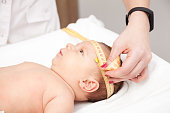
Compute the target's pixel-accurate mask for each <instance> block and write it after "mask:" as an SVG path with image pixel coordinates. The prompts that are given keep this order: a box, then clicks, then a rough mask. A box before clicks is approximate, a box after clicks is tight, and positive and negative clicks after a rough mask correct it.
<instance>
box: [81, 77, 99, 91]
mask: <svg viewBox="0 0 170 113" xmlns="http://www.w3.org/2000/svg"><path fill="white" fill-rule="evenodd" d="M79 86H80V88H81V89H82V90H83V91H85V92H87V93H88V92H94V91H96V90H97V89H98V88H99V82H98V81H96V80H95V79H94V78H87V79H85V80H80V82H79Z"/></svg>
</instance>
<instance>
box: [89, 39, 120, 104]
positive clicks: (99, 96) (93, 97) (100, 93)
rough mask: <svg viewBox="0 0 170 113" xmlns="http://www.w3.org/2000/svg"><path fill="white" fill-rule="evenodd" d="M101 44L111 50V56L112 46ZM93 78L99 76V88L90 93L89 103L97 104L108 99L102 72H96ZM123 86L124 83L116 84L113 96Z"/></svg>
mask: <svg viewBox="0 0 170 113" xmlns="http://www.w3.org/2000/svg"><path fill="white" fill-rule="evenodd" d="M99 44H100V45H103V46H104V47H106V48H107V49H108V50H109V54H110V52H111V49H112V48H111V47H110V46H108V45H106V44H105V43H103V42H99ZM101 47H102V46H101ZM107 58H108V56H106V59H107ZM121 63H122V62H121ZM93 76H95V77H96V76H97V78H98V77H99V79H98V82H99V88H98V89H97V90H96V91H94V92H92V93H89V94H88V95H87V98H88V101H89V102H96V101H100V100H104V99H107V91H106V85H105V81H104V79H103V77H102V74H101V71H100V70H98V71H97V72H94V73H93ZM122 86H123V82H119V83H114V93H113V94H116V93H117V92H118V91H119V90H120V89H121V88H122Z"/></svg>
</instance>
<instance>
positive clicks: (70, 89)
mask: <svg viewBox="0 0 170 113" xmlns="http://www.w3.org/2000/svg"><path fill="white" fill-rule="evenodd" d="M50 70H51V71H53V72H54V73H55V75H56V76H57V77H59V78H60V79H62V80H63V82H64V84H65V86H67V87H68V89H69V91H70V92H71V94H72V96H73V98H74V99H75V92H74V90H73V88H72V87H71V86H70V85H69V84H68V83H67V81H65V80H64V79H63V78H62V76H61V75H60V74H58V73H57V72H55V71H54V70H52V69H50Z"/></svg>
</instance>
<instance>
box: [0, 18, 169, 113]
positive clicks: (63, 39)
mask: <svg viewBox="0 0 170 113" xmlns="http://www.w3.org/2000/svg"><path fill="white" fill-rule="evenodd" d="M68 27H69V28H72V29H74V30H75V31H78V32H79V33H80V34H82V35H83V36H85V37H87V38H89V39H93V40H97V41H102V42H105V43H106V44H108V45H110V46H111V45H112V43H113V41H114V40H115V39H116V38H117V36H118V35H117V34H116V33H114V32H111V31H109V30H107V29H105V28H104V27H103V24H102V23H101V22H100V21H99V20H97V19H96V18H95V17H94V16H91V17H89V18H86V19H80V20H78V21H77V23H76V24H70V25H69V26H68ZM68 42H69V43H73V44H76V43H78V42H81V41H80V40H79V39H76V38H73V37H71V36H69V35H68V34H66V33H65V32H63V31H61V30H58V31H55V32H52V33H49V34H46V35H44V36H41V37H37V38H35V39H30V40H27V41H23V42H19V43H16V44H11V45H8V46H4V47H0V67H3V66H9V65H14V64H18V63H21V62H23V61H32V62H36V63H39V64H42V65H45V66H47V67H50V66H51V60H52V58H53V57H54V56H55V55H56V53H57V52H58V51H59V49H60V48H62V47H65V45H66V43H68ZM125 57H126V55H122V57H121V58H122V59H123V60H124V59H125ZM74 112H75V113H87V112H88V113H113V112H114V113H136V112H137V113H144V112H145V113H153V112H154V113H170V64H169V63H168V62H166V61H164V60H163V59H161V58H160V57H158V56H157V55H155V54H154V53H153V58H152V60H151V62H150V63H149V77H148V79H147V80H146V81H143V82H141V83H139V84H135V83H133V82H130V81H127V82H126V83H125V84H124V86H123V88H122V89H121V90H120V91H119V92H118V93H117V94H115V95H113V96H112V97H111V98H110V99H107V100H104V101H100V102H96V103H87V102H83V103H78V104H77V103H76V104H75V110H74Z"/></svg>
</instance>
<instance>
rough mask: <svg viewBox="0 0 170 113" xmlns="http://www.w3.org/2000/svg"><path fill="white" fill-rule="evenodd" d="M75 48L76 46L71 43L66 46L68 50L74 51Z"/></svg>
mask: <svg viewBox="0 0 170 113" xmlns="http://www.w3.org/2000/svg"><path fill="white" fill-rule="evenodd" d="M73 47H74V45H73V44H70V43H68V44H67V45H66V48H68V49H73Z"/></svg>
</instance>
